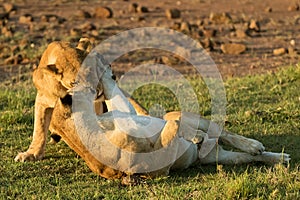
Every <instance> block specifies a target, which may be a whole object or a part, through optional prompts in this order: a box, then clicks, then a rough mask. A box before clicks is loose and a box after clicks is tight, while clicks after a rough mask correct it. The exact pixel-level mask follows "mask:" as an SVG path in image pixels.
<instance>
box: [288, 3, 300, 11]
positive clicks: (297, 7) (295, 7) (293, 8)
mask: <svg viewBox="0 0 300 200" xmlns="http://www.w3.org/2000/svg"><path fill="white" fill-rule="evenodd" d="M298 10H299V4H297V3H295V4H293V5H290V6H289V7H288V11H298Z"/></svg>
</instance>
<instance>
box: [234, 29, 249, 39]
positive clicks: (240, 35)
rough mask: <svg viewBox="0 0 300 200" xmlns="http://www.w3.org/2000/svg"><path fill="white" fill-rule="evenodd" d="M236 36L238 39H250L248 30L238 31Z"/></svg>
mask: <svg viewBox="0 0 300 200" xmlns="http://www.w3.org/2000/svg"><path fill="white" fill-rule="evenodd" d="M235 36H236V37H237V38H246V37H248V34H247V31H246V30H242V29H237V30H236V31H235Z"/></svg>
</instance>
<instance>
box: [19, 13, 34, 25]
mask: <svg viewBox="0 0 300 200" xmlns="http://www.w3.org/2000/svg"><path fill="white" fill-rule="evenodd" d="M19 22H20V23H21V24H31V22H33V17H32V15H30V14H25V15H22V16H20V18H19Z"/></svg>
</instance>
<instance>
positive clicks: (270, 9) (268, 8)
mask: <svg viewBox="0 0 300 200" xmlns="http://www.w3.org/2000/svg"><path fill="white" fill-rule="evenodd" d="M272 11H273V9H272V8H271V7H266V8H265V12H268V13H270V12H272Z"/></svg>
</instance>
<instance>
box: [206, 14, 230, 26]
mask: <svg viewBox="0 0 300 200" xmlns="http://www.w3.org/2000/svg"><path fill="white" fill-rule="evenodd" d="M209 20H210V21H211V22H212V23H214V24H228V23H230V22H231V16H230V15H229V14H228V13H226V12H224V13H210V15H209Z"/></svg>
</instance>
